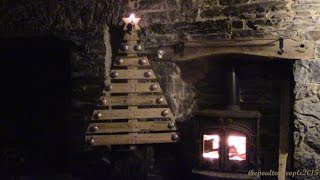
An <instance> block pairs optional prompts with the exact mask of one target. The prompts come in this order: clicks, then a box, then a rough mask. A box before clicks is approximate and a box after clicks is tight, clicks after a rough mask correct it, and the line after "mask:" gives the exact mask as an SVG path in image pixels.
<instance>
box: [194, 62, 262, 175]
mask: <svg viewBox="0 0 320 180" xmlns="http://www.w3.org/2000/svg"><path fill="white" fill-rule="evenodd" d="M226 85H227V90H228V92H227V95H228V96H227V97H228V99H227V100H228V106H227V109H226V110H214V109H206V110H200V111H197V112H196V113H195V117H194V122H195V136H196V142H197V146H196V147H197V154H198V158H197V160H196V162H195V168H194V170H193V172H194V173H197V174H202V175H206V176H211V177H221V178H233V179H234V178H236V179H257V178H259V177H253V176H248V171H249V170H254V171H258V170H259V160H258V152H259V149H258V147H259V126H260V117H261V114H260V113H259V112H258V111H242V110H240V108H239V107H240V106H239V104H240V101H239V87H238V80H237V76H236V73H235V69H234V66H232V67H231V68H230V69H229V71H228V74H227V84H226Z"/></svg>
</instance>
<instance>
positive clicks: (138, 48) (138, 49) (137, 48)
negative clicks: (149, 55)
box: [134, 44, 142, 51]
mask: <svg viewBox="0 0 320 180" xmlns="http://www.w3.org/2000/svg"><path fill="white" fill-rule="evenodd" d="M134 49H135V50H136V51H141V49H142V47H141V45H139V44H138V45H136V46H135V47H134Z"/></svg>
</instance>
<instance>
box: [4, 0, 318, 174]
mask: <svg viewBox="0 0 320 180" xmlns="http://www.w3.org/2000/svg"><path fill="white" fill-rule="evenodd" d="M132 11H133V12H135V13H136V14H137V15H138V16H141V18H142V20H141V21H140V22H141V23H140V25H141V27H142V31H141V37H142V40H143V41H144V42H145V43H146V47H147V48H149V49H150V50H152V49H153V48H157V47H159V46H161V45H170V44H174V43H177V42H179V41H192V40H212V41H214V40H225V39H252V38H279V37H283V38H294V39H299V40H308V41H315V42H319V40H320V26H319V25H318V24H319V21H320V1H317V0H68V1H58V0H47V1H27V0H17V1H9V0H3V1H1V2H0V14H1V16H0V34H1V36H20V35H22V36H34V35H39V34H52V35H54V36H57V37H59V38H62V39H65V40H67V41H70V42H72V43H73V44H74V46H73V48H72V57H71V64H72V80H73V94H74V96H73V100H74V108H75V109H74V111H73V119H84V118H85V117H87V116H89V115H90V114H91V111H90V108H89V107H88V106H87V105H90V104H92V103H93V102H94V100H95V99H97V98H98V96H99V95H100V94H99V93H101V91H102V88H103V86H104V84H105V82H106V81H108V72H109V67H110V62H111V56H112V55H114V54H112V49H111V48H113V49H116V48H115V46H114V44H110V38H112V37H113V34H112V33H111V36H110V32H117V31H120V30H121V25H122V22H121V20H120V17H122V16H124V15H128V13H129V12H132ZM112 29H113V30H115V31H112ZM111 41H112V39H111ZM112 46H113V47H112ZM319 49H320V48H317V50H316V57H315V58H314V59H313V60H307V61H297V62H296V64H295V68H294V73H293V74H294V78H295V81H296V86H295V94H296V97H295V112H294V113H295V126H296V128H295V133H294V134H295V138H294V139H295V143H296V144H295V153H294V160H295V167H296V168H298V169H305V168H318V169H319V167H320V160H319V159H320V155H319V154H320V152H319V149H320V147H319V144H320V142H319V133H318V131H319V123H320V120H319V119H320V117H319V111H318V110H319V92H320V88H319V83H320V80H319V76H320V74H319V68H320V65H319V61H318V60H319V59H320V53H319V52H320V51H319ZM150 58H151V59H153V58H154V56H150ZM165 59H166V58H165ZM153 67H154V69H155V71H156V72H157V76H158V77H159V79H160V82H161V85H162V86H163V88H164V89H165V92H166V95H167V96H168V97H169V102H170V105H171V107H172V108H173V111H174V113H175V115H176V116H177V117H178V120H181V121H183V120H185V119H186V118H187V117H188V116H189V115H191V112H192V110H193V108H194V107H196V106H195V105H196V101H195V99H194V94H195V91H194V87H193V84H192V83H190V82H187V81H185V80H184V79H183V78H182V77H183V76H185V74H183V73H182V72H181V70H180V66H179V65H177V64H176V63H175V62H167V61H153ZM318 178H319V177H318ZM315 179H317V177H315Z"/></svg>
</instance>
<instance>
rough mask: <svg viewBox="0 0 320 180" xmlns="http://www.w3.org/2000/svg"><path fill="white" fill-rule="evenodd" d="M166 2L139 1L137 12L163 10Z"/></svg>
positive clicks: (157, 0)
mask: <svg viewBox="0 0 320 180" xmlns="http://www.w3.org/2000/svg"><path fill="white" fill-rule="evenodd" d="M165 9H166V1H164V0H140V1H139V3H138V10H140V11H149V10H165Z"/></svg>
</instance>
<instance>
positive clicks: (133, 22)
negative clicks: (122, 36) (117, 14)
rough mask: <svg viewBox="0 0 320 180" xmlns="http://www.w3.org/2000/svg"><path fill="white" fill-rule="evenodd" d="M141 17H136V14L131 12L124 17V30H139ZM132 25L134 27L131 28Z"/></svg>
mask: <svg viewBox="0 0 320 180" xmlns="http://www.w3.org/2000/svg"><path fill="white" fill-rule="evenodd" d="M140 19H141V18H136V17H135V15H134V14H130V16H129V17H128V18H122V21H123V22H124V23H125V26H124V28H123V30H139V29H140V27H139V25H138V22H139V21H140ZM129 27H131V28H132V29H130V28H129Z"/></svg>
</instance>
